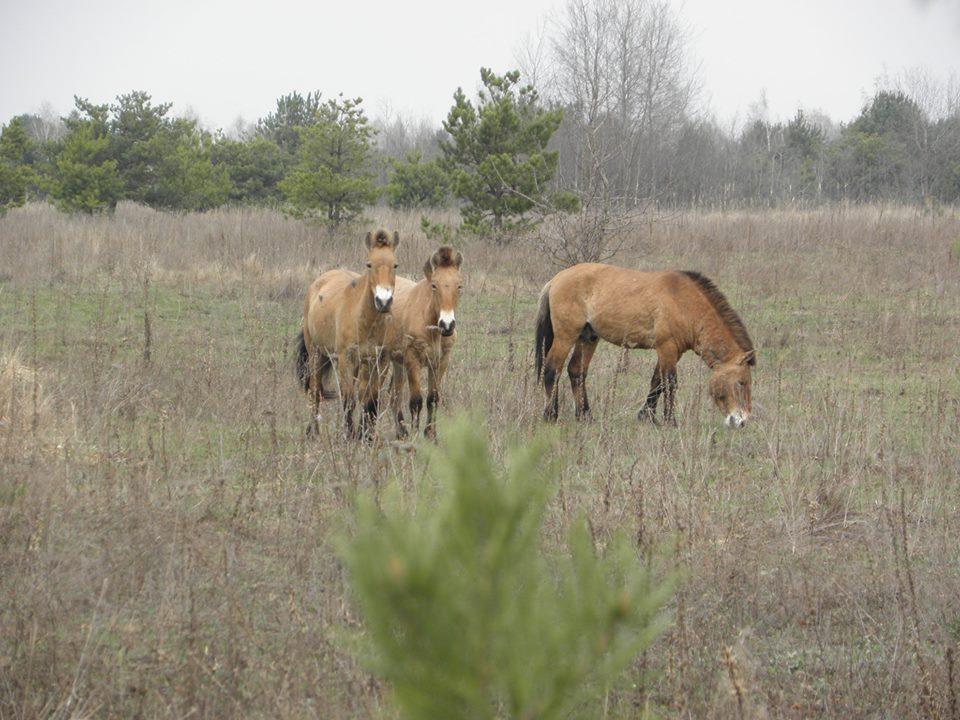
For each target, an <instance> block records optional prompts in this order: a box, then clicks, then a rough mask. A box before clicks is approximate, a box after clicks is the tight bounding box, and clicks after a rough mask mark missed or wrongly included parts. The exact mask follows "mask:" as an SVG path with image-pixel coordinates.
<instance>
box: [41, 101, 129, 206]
mask: <svg viewBox="0 0 960 720" xmlns="http://www.w3.org/2000/svg"><path fill="white" fill-rule="evenodd" d="M74 102H75V104H76V109H75V110H74V111H73V112H72V113H71V115H70V117H69V118H67V120H66V124H67V135H66V137H65V138H64V140H63V148H62V149H61V150H60V152H59V153H58V154H57V156H56V159H55V161H54V174H55V176H54V178H53V181H52V183H51V195H52V196H53V198H54V199H55V200H56V201H57V205H59V206H60V207H61V208H63V209H64V210H79V211H82V212H87V213H92V212H96V211H100V210H107V209H113V208H114V207H115V206H116V204H117V200H119V199H120V196H121V191H122V189H123V184H122V182H121V180H120V176H119V174H118V173H117V162H116V160H113V159H111V158H110V137H109V124H108V116H109V109H108V108H107V106H106V105H94V104H93V103H90V102H89V101H87V100H84V99H83V98H79V97H75V98H74Z"/></svg>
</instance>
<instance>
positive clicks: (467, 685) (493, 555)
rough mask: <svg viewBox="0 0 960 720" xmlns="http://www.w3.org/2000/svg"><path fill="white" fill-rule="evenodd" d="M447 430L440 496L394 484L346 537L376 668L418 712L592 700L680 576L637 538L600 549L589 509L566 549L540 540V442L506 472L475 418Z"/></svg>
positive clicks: (552, 712)
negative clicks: (408, 493) (410, 493)
mask: <svg viewBox="0 0 960 720" xmlns="http://www.w3.org/2000/svg"><path fill="white" fill-rule="evenodd" d="M449 435H450V442H449V445H448V446H447V449H446V451H445V452H442V453H438V456H437V457H436V458H435V460H433V461H431V466H430V469H431V477H430V478H428V479H426V480H425V481H424V487H423V492H424V494H425V495H426V496H427V497H428V499H427V500H426V501H425V500H424V494H421V496H420V498H419V499H418V501H417V502H416V506H415V507H413V508H408V507H405V505H404V502H403V499H402V498H401V497H400V493H399V490H397V489H396V488H393V489H391V491H389V492H387V493H385V498H384V508H383V510H381V509H379V508H378V507H377V505H376V504H375V503H374V501H373V500H372V499H371V498H367V499H365V500H364V501H362V502H361V504H360V506H359V514H358V518H357V522H358V527H357V531H356V536H355V537H354V538H352V539H351V540H350V541H349V542H345V543H344V549H343V555H344V558H345V561H346V564H347V567H348V569H349V573H350V577H351V581H352V587H353V590H354V592H355V593H356V596H357V598H358V600H359V603H360V606H361V609H362V613H363V617H364V620H365V626H366V633H365V634H366V636H367V639H368V641H369V661H370V664H371V666H372V669H373V670H374V671H375V672H376V673H377V674H379V675H380V676H382V677H383V678H385V679H386V680H387V681H389V682H390V683H391V684H392V686H393V690H394V696H395V700H396V702H397V704H398V705H399V707H400V709H401V711H402V714H403V715H404V716H405V717H408V718H449V719H454V718H539V719H547V718H559V717H567V716H568V714H569V713H570V712H571V711H573V710H575V709H578V708H579V709H581V710H586V708H584V704H586V703H589V702H591V701H594V702H595V701H596V700H597V699H598V696H599V694H600V693H602V691H603V690H604V688H605V687H608V684H609V683H610V682H612V681H613V680H614V679H616V677H617V676H618V675H619V674H620V672H621V671H622V670H623V669H624V668H625V667H626V666H627V665H628V664H629V663H630V662H631V661H632V660H633V659H634V658H635V657H636V655H637V653H638V652H639V651H640V650H641V649H642V648H644V647H646V646H647V645H648V644H649V643H650V642H651V641H652V640H653V639H654V638H655V637H656V635H657V634H658V633H659V632H660V630H661V629H662V628H663V627H664V624H665V623H664V616H663V614H662V613H661V612H660V611H661V608H662V606H663V604H664V603H665V602H666V600H667V599H668V597H669V596H670V590H669V584H668V583H661V584H657V583H655V582H654V581H653V579H652V577H651V574H650V572H649V571H648V570H647V569H646V567H645V565H644V563H642V562H640V561H639V559H638V557H637V554H636V551H635V550H633V549H632V547H631V546H630V544H629V542H627V541H626V539H625V538H618V539H616V540H615V541H614V542H613V543H611V544H610V545H608V547H607V548H606V551H605V552H604V553H603V554H602V556H600V557H598V555H597V552H596V550H595V548H594V545H593V542H592V540H591V536H590V533H589V532H588V530H587V529H586V525H585V523H584V522H580V523H578V524H576V526H575V529H574V530H573V532H572V533H571V535H570V537H569V541H568V544H567V547H566V548H565V552H561V553H557V554H550V553H547V552H545V551H544V550H543V549H541V523H542V520H543V514H544V508H545V505H546V501H547V496H548V493H549V484H548V482H547V480H546V477H547V475H548V472H547V469H546V468H545V464H546V463H545V454H544V444H543V443H542V442H539V443H535V444H534V445H532V446H531V447H528V448H520V449H517V450H516V451H515V452H514V453H513V454H512V456H511V458H510V461H509V463H508V467H507V469H506V472H500V471H499V470H498V469H497V468H496V467H495V463H494V460H493V458H492V457H491V455H490V452H489V451H488V449H487V446H486V443H485V441H484V439H483V438H482V437H481V436H480V435H479V434H478V433H477V432H476V428H475V425H471V424H470V423H469V422H467V421H466V420H461V421H459V422H458V423H456V424H455V425H454V426H453V427H451V429H450V430H449ZM431 479H432V480H433V482H434V485H433V487H434V488H438V490H437V492H436V496H435V497H431V492H430V482H431ZM587 714H588V715H590V716H594V717H595V716H598V715H599V709H598V708H594V711H590V712H587ZM585 716H586V715H585Z"/></svg>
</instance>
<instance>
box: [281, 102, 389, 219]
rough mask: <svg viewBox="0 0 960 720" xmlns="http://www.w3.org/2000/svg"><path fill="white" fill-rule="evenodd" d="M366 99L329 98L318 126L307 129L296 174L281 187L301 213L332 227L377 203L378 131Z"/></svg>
mask: <svg viewBox="0 0 960 720" xmlns="http://www.w3.org/2000/svg"><path fill="white" fill-rule="evenodd" d="M361 102H362V101H361V99H360V98H356V99H349V98H348V99H344V98H343V96H342V95H341V96H340V98H339V99H334V100H328V101H327V102H326V103H324V104H323V105H322V106H321V107H320V109H319V110H318V111H317V121H316V123H315V124H314V125H311V126H309V127H306V128H304V129H303V130H302V131H301V144H300V148H299V150H298V151H297V159H296V165H295V166H294V168H293V171H292V172H291V173H290V174H289V175H288V176H287V177H286V178H284V180H283V182H282V183H280V188H281V190H282V191H283V194H284V196H285V197H286V198H287V200H288V201H289V203H290V205H291V206H292V208H293V211H294V213H295V214H297V215H299V216H301V217H322V218H325V219H326V220H327V221H328V222H330V223H331V224H332V225H334V226H336V225H340V224H341V223H344V222H347V221H350V220H352V219H354V218H355V217H357V215H359V214H360V212H361V211H362V210H363V208H364V207H366V206H367V205H369V204H371V203H372V202H374V201H375V200H376V198H377V190H376V188H375V187H374V184H373V178H374V175H373V172H372V139H373V134H374V130H373V129H372V128H371V127H370V126H369V125H368V124H367V117H366V115H365V114H364V112H363V109H362V108H361V107H360V103H361Z"/></svg>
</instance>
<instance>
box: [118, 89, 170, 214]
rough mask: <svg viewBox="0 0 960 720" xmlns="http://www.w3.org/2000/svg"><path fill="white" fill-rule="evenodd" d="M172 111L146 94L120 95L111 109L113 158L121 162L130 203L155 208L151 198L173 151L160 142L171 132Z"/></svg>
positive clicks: (119, 168)
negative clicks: (167, 153)
mask: <svg viewBox="0 0 960 720" xmlns="http://www.w3.org/2000/svg"><path fill="white" fill-rule="evenodd" d="M171 107H172V104H171V103H160V104H159V105H154V104H153V103H152V102H151V97H150V95H149V94H148V93H145V92H142V91H134V92H131V93H127V94H126V95H120V96H118V97H117V100H116V103H114V104H113V105H111V106H110V113H111V120H110V155H111V157H112V158H113V159H114V160H116V161H117V172H118V173H119V175H120V179H121V180H122V181H123V195H124V198H126V199H128V200H135V201H137V202H144V203H150V204H153V203H151V201H150V197H151V194H155V189H154V186H155V185H156V183H157V182H158V178H157V169H158V167H159V166H160V164H161V163H162V162H163V161H164V159H165V158H164V156H163V153H164V152H165V151H167V150H168V149H169V143H167V142H164V141H159V142H158V141H157V140H156V138H157V136H158V135H160V134H162V133H165V132H168V131H169V130H170V121H169V119H168V118H167V113H168V112H169V111H170V108H171Z"/></svg>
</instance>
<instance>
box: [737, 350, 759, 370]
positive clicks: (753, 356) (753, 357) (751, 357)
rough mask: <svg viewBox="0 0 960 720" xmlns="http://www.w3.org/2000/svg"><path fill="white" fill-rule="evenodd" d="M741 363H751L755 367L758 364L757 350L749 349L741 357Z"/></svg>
mask: <svg viewBox="0 0 960 720" xmlns="http://www.w3.org/2000/svg"><path fill="white" fill-rule="evenodd" d="M740 364H741V365H749V366H751V367H753V366H754V365H756V364H757V353H756V351H755V350H748V351H747V352H745V353H744V354H743V357H742V358H740Z"/></svg>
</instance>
